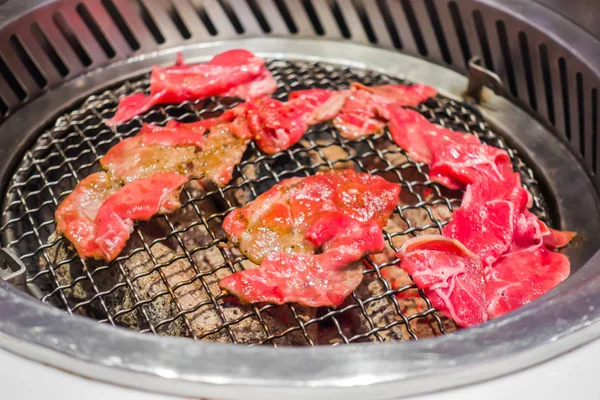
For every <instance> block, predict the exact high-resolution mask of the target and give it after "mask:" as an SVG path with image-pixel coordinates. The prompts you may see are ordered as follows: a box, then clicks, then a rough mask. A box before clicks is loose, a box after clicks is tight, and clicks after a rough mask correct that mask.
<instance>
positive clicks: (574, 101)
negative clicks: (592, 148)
mask: <svg viewBox="0 0 600 400" xmlns="http://www.w3.org/2000/svg"><path fill="white" fill-rule="evenodd" d="M566 71H567V80H568V85H569V125H570V128H569V131H570V132H571V146H572V147H573V150H574V151H575V152H576V153H578V154H581V137H580V134H579V113H580V111H581V112H583V108H582V109H581V110H580V109H579V104H578V100H579V99H578V95H577V76H576V74H575V71H574V70H573V68H571V66H570V65H569V64H566Z"/></svg>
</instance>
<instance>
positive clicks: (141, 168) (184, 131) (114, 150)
mask: <svg viewBox="0 0 600 400" xmlns="http://www.w3.org/2000/svg"><path fill="white" fill-rule="evenodd" d="M202 122H204V121H202ZM205 128H206V127H205V124H203V125H198V123H192V124H182V123H179V122H175V121H170V122H169V123H168V124H167V125H166V126H157V125H150V124H144V125H143V126H142V129H141V130H140V132H139V133H138V134H137V135H136V136H134V137H131V138H128V139H125V140H123V141H122V142H119V143H117V144H116V145H115V146H113V147H111V149H110V150H109V151H108V152H107V153H106V155H105V156H104V157H102V158H101V159H100V165H101V166H102V168H104V169H105V170H107V171H108V172H110V173H111V178H113V180H114V181H115V182H122V183H128V182H131V181H133V180H135V179H142V178H148V177H150V176H152V175H154V174H156V173H159V172H178V173H181V174H183V175H190V173H191V172H192V171H191V170H190V166H191V165H192V163H193V162H194V161H195V157H196V151H197V150H199V149H201V148H202V147H203V145H204V136H203V133H204V131H205Z"/></svg>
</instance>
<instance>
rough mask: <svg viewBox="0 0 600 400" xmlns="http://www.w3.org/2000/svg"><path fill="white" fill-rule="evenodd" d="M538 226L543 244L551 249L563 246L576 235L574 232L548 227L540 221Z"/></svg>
mask: <svg viewBox="0 0 600 400" xmlns="http://www.w3.org/2000/svg"><path fill="white" fill-rule="evenodd" d="M540 224H541V226H540V228H541V229H542V237H543V240H544V245H545V246H546V247H547V248H549V249H551V250H556V249H560V248H563V247H565V246H566V245H568V244H569V243H571V240H573V238H575V236H576V235H577V234H576V233H575V232H569V231H557V230H556V229H552V228H548V227H547V226H546V225H545V224H544V223H543V222H541V221H540Z"/></svg>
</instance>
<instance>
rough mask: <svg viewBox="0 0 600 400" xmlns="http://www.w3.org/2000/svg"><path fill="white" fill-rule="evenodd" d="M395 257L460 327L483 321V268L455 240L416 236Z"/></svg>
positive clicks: (439, 307)
mask: <svg viewBox="0 0 600 400" xmlns="http://www.w3.org/2000/svg"><path fill="white" fill-rule="evenodd" d="M397 257H398V258H399V259H400V260H401V264H400V265H401V267H402V268H403V269H404V270H405V271H406V272H408V273H409V274H410V275H411V277H412V279H413V281H414V282H415V283H416V284H417V286H418V287H419V288H421V289H423V291H424V292H425V295H426V296H427V297H428V298H429V300H430V301H431V304H432V305H433V306H434V307H436V308H437V309H438V310H439V311H440V312H441V313H442V314H444V315H445V316H447V317H449V318H452V319H453V320H454V322H456V323H457V324H458V325H460V326H462V327H471V326H475V325H478V324H480V323H482V322H485V321H487V319H488V315H487V312H486V286H485V280H484V271H483V267H482V265H481V263H480V262H479V258H478V257H477V256H476V255H475V254H473V253H472V252H470V251H469V250H468V249H467V248H466V247H465V246H463V245H462V244H461V243H460V242H459V241H458V240H454V239H450V238H445V237H443V236H439V235H423V236H419V237H416V238H413V239H410V240H408V241H406V242H405V243H404V244H403V245H402V247H401V248H400V250H399V251H398V254H397Z"/></svg>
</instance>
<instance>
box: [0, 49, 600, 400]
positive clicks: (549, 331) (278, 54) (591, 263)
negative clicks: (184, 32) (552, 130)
mask: <svg viewBox="0 0 600 400" xmlns="http://www.w3.org/2000/svg"><path fill="white" fill-rule="evenodd" d="M232 47H245V48H248V49H249V50H252V51H256V52H257V53H258V54H259V55H261V56H269V57H274V58H301V59H311V58H312V59H314V60H319V61H326V62H330V63H334V64H335V63H338V64H343V65H355V66H358V67H367V68H369V69H376V70H381V71H382V72H385V73H388V74H391V75H404V76H405V77H406V78H407V79H409V80H411V81H416V82H422V83H426V84H429V85H432V86H434V87H436V88H438V89H440V90H441V91H442V92H444V94H447V95H450V96H458V95H459V94H460V93H462V91H464V89H465V87H466V83H467V81H466V79H465V78H464V77H462V76H460V75H458V74H456V73H454V72H451V71H449V70H446V69H444V68H441V67H437V66H434V65H431V64H428V63H426V62H424V61H421V60H418V59H414V58H411V57H407V56H403V55H400V54H397V53H385V54H382V50H378V49H374V48H369V47H362V46H357V45H352V44H340V43H336V44H334V43H328V42H325V41H319V42H314V41H302V40H297V41H289V42H288V41H285V40H266V39H265V40H260V39H257V40H248V41H244V42H240V41H237V42H235V43H226V42H223V43H218V44H214V45H212V46H203V47H202V48H198V49H196V50H195V52H197V54H198V57H201V58H206V56H209V55H210V54H215V53H217V52H220V51H223V50H225V49H227V48H232ZM290 49H292V50H293V51H292V53H290V52H289V50H290ZM201 55H202V56H201ZM171 58H172V54H161V55H158V56H157V57H156V58H155V59H151V60H148V59H143V58H140V59H138V60H132V61H131V62H129V63H127V64H120V65H115V66H114V67H112V68H108V69H106V70H104V71H100V72H99V73H97V74H91V75H88V76H85V77H82V78H79V79H78V80H76V81H74V82H72V83H70V84H67V85H65V86H63V87H61V88H60V89H58V90H56V92H55V96H56V97H55V98H54V99H53V97H52V96H45V97H41V98H40V99H39V100H37V101H34V102H33V103H31V106H30V107H25V108H23V110H22V111H20V112H19V113H20V114H15V116H14V118H10V119H8V120H7V121H6V123H5V125H3V128H7V129H9V128H11V124H15V125H14V126H22V124H21V125H19V121H18V120H19V118H17V116H19V117H20V118H23V119H24V120H27V121H30V122H31V123H30V124H29V125H30V126H31V127H32V130H33V129H34V127H37V126H40V124H38V123H34V121H36V120H37V119H38V118H40V117H42V118H46V119H45V121H50V120H51V118H53V117H54V116H55V115H57V114H58V113H59V112H61V111H62V110H63V109H64V106H65V104H64V103H63V102H56V101H55V99H66V98H68V99H71V101H72V103H75V102H77V101H78V99H81V98H84V97H86V96H88V95H89V94H91V93H93V92H95V91H96V90H97V89H98V88H100V87H104V86H105V85H106V84H107V82H108V83H110V81H111V80H114V81H117V80H120V79H123V78H126V77H127V75H128V74H134V75H135V74H137V73H139V71H140V70H141V69H145V68H147V67H149V64H150V63H153V62H167V61H168V60H170V59H171ZM117 71H118V72H117ZM484 99H487V101H485V102H484V103H483V106H482V107H480V108H478V109H479V110H480V111H481V112H482V113H483V114H484V116H485V117H486V119H488V120H489V121H490V122H491V123H494V124H496V125H497V126H498V127H499V128H501V129H502V131H504V132H506V133H507V136H508V139H509V140H513V141H514V142H515V143H516V144H518V146H517V147H520V148H523V149H532V151H535V152H532V153H529V152H525V153H524V154H522V156H524V157H534V154H537V152H541V153H543V154H544V157H541V158H540V160H536V162H534V163H533V164H534V165H537V166H538V167H539V169H540V171H539V172H540V176H543V179H544V180H546V183H547V186H548V187H549V188H551V190H553V191H555V192H556V193H555V196H553V197H555V198H557V199H562V198H564V199H567V200H568V201H573V199H574V200H576V201H578V202H580V203H582V204H588V205H592V206H593V205H597V204H598V201H597V200H598V199H597V195H596V193H595V191H594V190H593V188H592V185H591V183H590V182H589V181H585V179H584V180H583V181H579V180H578V181H577V182H569V185H568V186H566V185H563V184H564V183H565V182H568V180H569V177H570V176H573V175H572V174H575V176H582V175H581V174H580V173H583V175H584V176H585V173H584V172H583V171H584V170H583V169H582V168H581V167H580V164H579V163H578V162H577V160H576V159H575V158H574V157H573V156H571V155H570V153H569V152H568V151H566V149H565V147H564V145H563V144H562V143H561V141H560V140H559V139H557V138H556V137H554V136H553V135H551V134H549V133H548V132H547V131H546V130H545V129H544V128H543V127H542V126H541V125H540V124H538V123H537V122H535V120H533V119H532V118H530V117H529V116H528V115H527V114H525V113H524V112H522V111H521V110H519V109H518V108H516V107H514V106H513V105H511V104H510V103H508V102H506V101H504V100H502V99H497V98H493V97H489V96H488V97H486V95H485V93H484ZM39 109H44V110H47V111H48V113H47V114H48V115H40V114H39V113H36V110H39ZM11 120H13V121H14V122H11ZM8 132H10V130H9V131H8ZM510 133H512V135H511V134H510ZM13 135H15V138H16V136H17V135H22V136H20V137H33V136H35V135H34V133H33V132H32V133H31V134H30V133H28V132H19V133H17V132H15V133H13ZM27 145H28V143H21V146H20V151H22V150H24V149H25V148H26V146H27ZM13 161H16V160H13ZM8 164H10V163H8ZM558 166H560V168H559V167H558ZM10 167H11V165H2V169H3V170H2V171H1V172H5V171H6V168H10ZM4 176H6V174H4ZM571 185H577V186H576V191H573V190H572V189H573V186H571ZM567 189H568V190H567ZM565 192H566V193H565ZM569 196H570V197H569ZM572 204H573V203H571V204H567V203H560V202H559V203H558V204H556V207H557V209H558V211H559V212H558V215H560V216H561V221H560V222H561V226H569V227H570V226H573V225H576V226H577V227H578V230H579V231H580V232H582V233H584V236H586V239H587V240H588V241H589V242H588V243H586V245H585V246H583V247H582V251H580V250H581V249H574V250H578V251H575V252H570V256H571V257H580V258H579V259H575V260H574V262H579V261H581V263H582V264H583V263H584V262H585V265H583V267H581V268H580V269H579V270H578V271H577V272H576V273H574V274H573V275H572V276H571V277H570V278H569V279H568V280H567V281H566V282H565V283H563V284H561V285H560V286H559V287H558V288H556V289H555V290H553V291H551V292H550V293H548V294H547V295H545V296H543V297H542V298H541V299H539V300H537V301H534V302H533V303H531V304H530V305H528V306H526V307H523V308H522V309H519V310H517V311H516V312H513V313H511V314H509V315H507V316H505V317H503V318H500V319H498V320H494V321H491V322H488V323H486V324H483V325H482V326H479V327H476V328H473V329H468V330H463V331H460V332H457V333H454V334H451V335H447V336H444V337H440V338H436V339H432V340H424V341H419V342H415V343H393V344H377V345H368V344H365V345H349V346H344V347H340V348H310V349H295V348H291V349H269V348H246V347H244V346H232V345H220V344H211V343H195V342H193V341H189V340H185V339H175V338H164V337H152V336H148V335H139V334H135V333H131V332H128V331H126V330H122V329H118V328H112V327H105V326H101V325H98V324H95V323H93V322H91V321H89V320H87V319H83V318H79V317H70V316H67V315H65V314H64V313H63V312H61V311H59V310H57V309H54V308H52V307H47V306H43V305H42V304H40V303H39V302H37V301H36V300H35V299H32V298H30V297H27V296H26V295H24V294H22V293H20V292H18V291H17V290H16V289H14V288H12V287H9V286H8V285H6V284H5V283H0V332H2V336H1V337H0V346H2V347H3V348H6V349H9V350H10V351H13V352H17V353H19V354H22V355H24V356H27V357H30V358H33V359H36V360H39V361H42V362H45V363H48V364H50V365H53V366H56V367H60V368H64V369H67V370H69V371H73V372H75V373H77V374H81V375H84V376H89V377H93V378H95V379H99V380H106V381H110V382H114V383H119V384H123V385H127V386H134V387H140V388H144V389H147V390H156V391H161V392H166V393H176V394H185V395H195V396H198V395H202V396H206V397H211V396H212V397H216V398H244V397H245V398H259V397H260V396H262V398H265V396H269V397H270V396H271V395H278V394H282V393H287V394H289V393H290V392H289V389H290V388H294V392H293V393H292V395H293V396H295V397H297V398H303V397H306V396H307V395H310V396H312V398H326V397H328V396H330V395H332V394H338V395H339V394H346V393H352V396H355V397H356V398H358V397H361V396H362V397H363V398H373V399H376V398H389V397H397V394H398V393H402V395H404V396H409V395H412V394H416V393H424V392H429V391H435V390H440V389H445V388H451V387H456V386H460V385H463V384H468V383H473V382H477V381H481V380H484V379H488V378H492V377H497V376H500V375H502V374H506V373H510V372H514V371H517V370H519V369H522V368H526V367H527V366H530V365H534V364H537V363H540V362H543V361H545V360H548V359H550V358H552V357H555V356H557V355H560V354H561V353H563V352H565V351H568V350H570V349H573V348H575V347H577V346H581V345H583V344H584V343H587V342H588V341H590V340H593V339H594V338H596V337H598V336H600V324H597V323H596V322H598V320H599V318H600V311H599V310H598V307H597V305H598V304H600V298H599V296H600V295H599V293H600V255H595V256H593V257H592V255H593V253H594V251H595V249H597V248H598V243H597V242H596V240H597V238H596V237H595V236H596V235H595V232H598V231H599V227H598V223H599V219H598V218H590V217H589V216H588V217H586V216H582V215H581V213H579V212H578V210H577V209H576V207H572ZM586 207H587V206H586ZM591 209H592V210H594V209H595V210H596V212H597V206H596V208H594V207H592V208H591ZM400 388H401V389H402V390H401V391H400Z"/></svg>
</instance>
